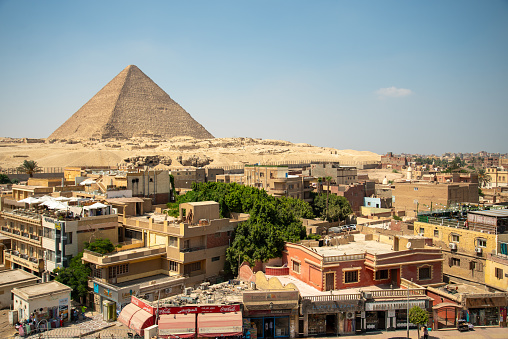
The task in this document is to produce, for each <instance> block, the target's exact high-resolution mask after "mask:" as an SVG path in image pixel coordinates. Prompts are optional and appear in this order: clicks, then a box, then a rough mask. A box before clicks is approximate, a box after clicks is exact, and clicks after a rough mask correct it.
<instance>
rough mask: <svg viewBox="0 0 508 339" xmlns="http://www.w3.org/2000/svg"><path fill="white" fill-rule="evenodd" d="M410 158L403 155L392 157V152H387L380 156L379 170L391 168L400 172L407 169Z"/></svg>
mask: <svg viewBox="0 0 508 339" xmlns="http://www.w3.org/2000/svg"><path fill="white" fill-rule="evenodd" d="M409 161H411V159H410V158H408V157H406V156H403V155H394V154H393V153H392V152H388V153H386V154H385V155H382V156H381V168H383V169H387V168H393V169H395V170H399V171H400V170H402V169H404V168H406V167H407V165H408V163H409Z"/></svg>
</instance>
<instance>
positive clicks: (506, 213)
mask: <svg viewBox="0 0 508 339" xmlns="http://www.w3.org/2000/svg"><path fill="white" fill-rule="evenodd" d="M469 213H473V214H479V215H485V216H488V217H501V218H502V217H508V209H504V210H488V211H470V212H469Z"/></svg>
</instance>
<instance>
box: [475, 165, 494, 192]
mask: <svg viewBox="0 0 508 339" xmlns="http://www.w3.org/2000/svg"><path fill="white" fill-rule="evenodd" d="M476 173H478V186H479V187H480V188H481V187H485V186H486V185H487V184H488V183H489V182H490V181H491V180H492V178H491V177H490V175H488V174H487V172H486V171H485V168H480V169H478V171H477V172H476Z"/></svg>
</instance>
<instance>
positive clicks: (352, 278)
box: [344, 271, 358, 284]
mask: <svg viewBox="0 0 508 339" xmlns="http://www.w3.org/2000/svg"><path fill="white" fill-rule="evenodd" d="M344 282H345V283H346V284H351V283H355V282H358V271H348V272H345V273H344Z"/></svg>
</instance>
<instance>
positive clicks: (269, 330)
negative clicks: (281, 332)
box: [265, 318, 275, 338]
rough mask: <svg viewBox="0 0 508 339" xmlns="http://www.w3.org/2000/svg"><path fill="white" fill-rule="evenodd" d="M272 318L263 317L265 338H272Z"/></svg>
mask: <svg viewBox="0 0 508 339" xmlns="http://www.w3.org/2000/svg"><path fill="white" fill-rule="evenodd" d="M273 320H274V319H273V318H265V338H274V337H275V336H274V329H273Z"/></svg>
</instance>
